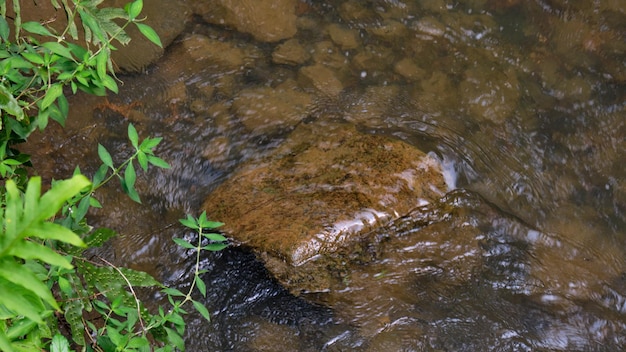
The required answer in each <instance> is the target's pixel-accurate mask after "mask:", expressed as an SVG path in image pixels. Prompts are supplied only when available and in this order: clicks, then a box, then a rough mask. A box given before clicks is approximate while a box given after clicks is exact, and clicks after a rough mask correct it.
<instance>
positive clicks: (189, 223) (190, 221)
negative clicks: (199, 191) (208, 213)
mask: <svg viewBox="0 0 626 352" xmlns="http://www.w3.org/2000/svg"><path fill="white" fill-rule="evenodd" d="M178 221H180V223H181V224H183V225H184V226H185V227H188V228H190V229H192V230H197V229H198V221H197V220H196V219H194V217H193V216H191V215H189V214H187V218H186V219H180V220H178Z"/></svg>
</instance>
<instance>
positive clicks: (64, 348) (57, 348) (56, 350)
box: [50, 333, 70, 352]
mask: <svg viewBox="0 0 626 352" xmlns="http://www.w3.org/2000/svg"><path fill="white" fill-rule="evenodd" d="M50 352H70V343H69V342H68V341H67V339H66V338H65V336H63V335H61V334H58V333H57V334H56V335H54V337H53V338H52V343H50Z"/></svg>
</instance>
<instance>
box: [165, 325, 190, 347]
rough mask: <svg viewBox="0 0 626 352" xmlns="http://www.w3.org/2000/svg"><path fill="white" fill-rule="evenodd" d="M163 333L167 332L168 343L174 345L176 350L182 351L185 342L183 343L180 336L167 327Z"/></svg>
mask: <svg viewBox="0 0 626 352" xmlns="http://www.w3.org/2000/svg"><path fill="white" fill-rule="evenodd" d="M165 331H166V332H167V338H168V339H169V341H170V342H171V343H172V344H174V346H176V348H178V349H179V350H181V351H184V350H185V341H183V338H182V337H181V336H180V334H179V333H177V332H176V331H174V330H172V329H171V328H168V327H165Z"/></svg>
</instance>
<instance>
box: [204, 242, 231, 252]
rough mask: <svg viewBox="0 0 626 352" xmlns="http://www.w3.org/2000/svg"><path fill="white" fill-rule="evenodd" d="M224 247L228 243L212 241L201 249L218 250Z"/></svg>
mask: <svg viewBox="0 0 626 352" xmlns="http://www.w3.org/2000/svg"><path fill="white" fill-rule="evenodd" d="M226 247H228V244H222V243H213V244H209V245H206V246H204V247H202V249H203V250H205V251H211V252H218V251H221V250H222V249H224V248H226Z"/></svg>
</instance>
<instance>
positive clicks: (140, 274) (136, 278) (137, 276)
mask: <svg viewBox="0 0 626 352" xmlns="http://www.w3.org/2000/svg"><path fill="white" fill-rule="evenodd" d="M119 270H120V271H121V272H122V274H124V276H125V277H126V280H128V282H130V284H131V285H132V286H134V287H154V286H162V285H161V283H160V282H158V281H157V280H156V279H155V278H154V277H153V276H152V275H150V274H148V273H146V272H144V271H139V270H132V269H128V268H119Z"/></svg>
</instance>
